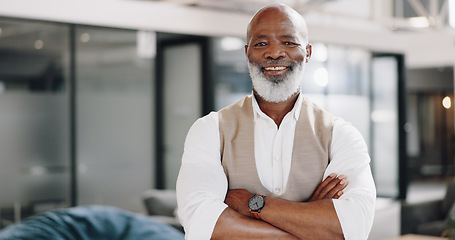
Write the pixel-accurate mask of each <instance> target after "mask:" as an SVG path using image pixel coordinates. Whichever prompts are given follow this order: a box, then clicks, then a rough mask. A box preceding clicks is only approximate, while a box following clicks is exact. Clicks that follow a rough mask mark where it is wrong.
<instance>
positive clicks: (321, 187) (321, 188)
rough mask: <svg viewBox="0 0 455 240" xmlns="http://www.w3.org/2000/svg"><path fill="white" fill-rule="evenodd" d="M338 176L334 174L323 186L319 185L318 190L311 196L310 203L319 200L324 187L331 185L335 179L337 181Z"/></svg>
mask: <svg viewBox="0 0 455 240" xmlns="http://www.w3.org/2000/svg"><path fill="white" fill-rule="evenodd" d="M336 176H337V175H336V174H335V173H332V174H330V175H329V176H328V177H327V178H326V179H325V180H324V181H323V182H322V183H321V184H319V186H318V187H317V188H316V190H315V191H314V193H313V195H312V196H311V199H310V201H312V200H315V199H319V197H321V191H322V190H323V189H324V187H326V186H327V184H329V183H330V182H331V181H332V180H333V179H335V178H336ZM324 195H325V194H324ZM324 195H322V196H324Z"/></svg>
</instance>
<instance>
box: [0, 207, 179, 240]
mask: <svg viewBox="0 0 455 240" xmlns="http://www.w3.org/2000/svg"><path fill="white" fill-rule="evenodd" d="M0 239H1V240H28V239H33V240H41V239H42V240H44V239H46V240H60V239H62V240H63V239H65V240H93V239H96V240H148V239H150V240H180V239H182V240H183V239H184V235H183V233H181V232H179V231H178V230H176V229H175V228H173V227H171V226H170V225H167V224H163V223H159V222H157V221H155V220H153V219H151V218H149V217H147V216H143V215H140V214H136V213H132V212H128V211H125V210H121V209H119V208H115V207H107V206H79V207H72V208H66V209H59V210H52V211H47V212H44V213H42V214H38V215H35V216H32V217H30V218H27V219H26V220H24V221H22V222H20V223H17V224H14V225H11V226H8V227H6V228H5V229H3V230H1V231H0Z"/></svg>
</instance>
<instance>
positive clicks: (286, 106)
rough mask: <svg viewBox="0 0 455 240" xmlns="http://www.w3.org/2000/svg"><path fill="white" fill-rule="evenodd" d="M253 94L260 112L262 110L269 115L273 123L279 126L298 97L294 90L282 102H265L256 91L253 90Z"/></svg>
mask: <svg viewBox="0 0 455 240" xmlns="http://www.w3.org/2000/svg"><path fill="white" fill-rule="evenodd" d="M253 93H254V96H255V97H256V101H257V102H258V105H259V108H260V109H261V111H262V112H264V113H265V114H266V115H267V116H269V117H270V118H271V119H273V121H274V122H275V124H276V125H277V126H278V127H279V126H280V124H281V122H282V121H283V118H284V116H286V114H287V113H288V112H290V111H291V110H292V108H293V107H294V105H295V101H297V98H298V97H299V94H300V93H299V92H296V93H295V94H294V95H292V96H291V97H290V98H288V99H287V100H285V101H282V102H277V103H275V102H267V101H266V100H264V99H263V98H262V97H261V96H259V94H257V93H256V91H254V90H253Z"/></svg>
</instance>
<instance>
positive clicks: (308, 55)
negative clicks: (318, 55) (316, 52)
mask: <svg viewBox="0 0 455 240" xmlns="http://www.w3.org/2000/svg"><path fill="white" fill-rule="evenodd" d="M312 53H313V47H312V46H311V43H308V44H307V45H306V54H305V63H308V61H310V58H311V54H312Z"/></svg>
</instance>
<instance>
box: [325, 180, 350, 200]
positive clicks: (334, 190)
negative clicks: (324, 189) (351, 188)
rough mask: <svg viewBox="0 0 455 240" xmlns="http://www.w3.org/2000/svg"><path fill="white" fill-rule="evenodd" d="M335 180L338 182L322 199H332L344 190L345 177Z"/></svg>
mask: <svg viewBox="0 0 455 240" xmlns="http://www.w3.org/2000/svg"><path fill="white" fill-rule="evenodd" d="M337 179H338V180H339V182H338V183H337V184H336V185H334V186H333V187H332V188H331V189H330V190H329V192H328V193H327V194H326V195H325V196H324V198H334V197H335V196H336V195H337V193H338V192H340V191H342V190H343V189H344V188H346V186H347V180H346V177H345V176H343V175H341V176H339V177H338V178H337ZM340 196H341V195H340ZM340 196H338V197H340Z"/></svg>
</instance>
